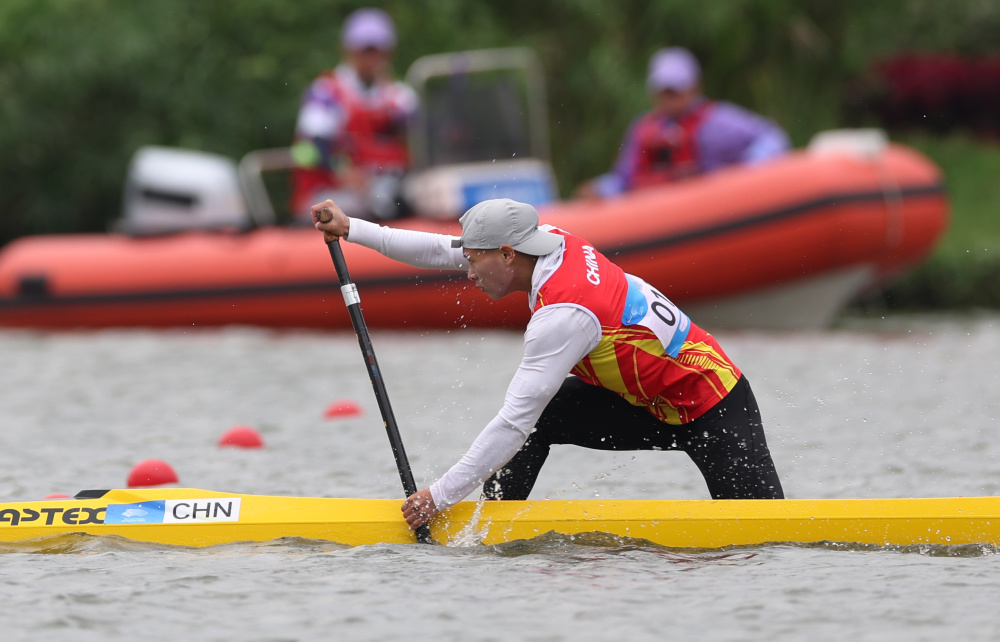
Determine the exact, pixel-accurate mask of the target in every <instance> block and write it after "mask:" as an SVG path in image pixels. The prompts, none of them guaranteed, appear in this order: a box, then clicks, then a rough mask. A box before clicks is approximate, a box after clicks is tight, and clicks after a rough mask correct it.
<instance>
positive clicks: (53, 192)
mask: <svg viewBox="0 0 1000 642" xmlns="http://www.w3.org/2000/svg"><path fill="white" fill-rule="evenodd" d="M364 4H369V3H364V2H358V1H354V0H294V1H291V2H290V1H288V0H240V1H239V2H233V1H232V0H163V1H160V2H135V1H134V0H4V1H3V2H2V3H0V149H2V150H3V151H4V153H3V154H2V155H0V211H2V212H4V214H5V215H4V216H3V217H2V218H0V242H3V241H6V240H9V239H10V238H13V237H15V236H19V235H23V234H27V233H35V232H54V231H83V230H103V229H105V228H106V226H107V224H108V222H109V221H110V220H111V219H113V218H115V217H117V216H118V210H119V207H120V204H119V203H120V194H121V189H122V183H123V179H124V176H125V173H126V169H127V164H128V161H129V159H130V158H131V156H132V154H133V153H134V152H135V150H136V149H137V148H139V147H140V146H142V145H148V144H159V145H171V146H180V147H186V148H193V149H201V150H205V151H212V152H217V153H221V154H224V155H226V156H229V157H232V158H239V157H240V156H242V155H243V154H244V153H246V152H248V151H250V150H253V149H261V148H266V147H274V146H284V145H287V144H288V143H289V141H290V138H291V134H292V129H293V126H294V120H295V115H296V111H297V106H298V99H299V95H300V93H301V91H302V89H303V88H304V87H305V86H306V85H307V84H308V83H309V81H310V80H311V79H312V78H313V77H314V76H315V75H316V74H317V73H318V72H320V71H322V70H324V69H327V68H329V67H332V66H333V65H334V64H336V61H337V58H338V39H339V30H340V23H341V21H342V19H343V18H344V17H345V16H346V15H347V14H348V13H349V12H350V11H351V10H353V9H355V8H357V7H359V6H362V5H364ZM374 4H380V6H383V7H384V8H385V9H387V10H388V11H389V12H390V13H391V14H392V15H393V16H394V18H395V19H396V23H397V27H398V29H399V32H400V36H399V49H398V51H397V56H396V65H397V70H398V71H399V72H400V75H401V73H402V72H404V71H405V69H406V68H407V67H408V66H409V64H410V63H411V62H413V60H415V59H416V58H418V57H420V56H422V55H425V54H430V53H438V52H443V51H457V50H462V49H477V48H486V47H505V46H517V45H522V46H530V47H532V48H534V49H535V50H536V51H537V52H538V53H539V55H540V57H541V59H542V61H543V64H544V66H545V68H546V74H547V82H548V99H549V108H550V115H551V130H552V136H553V156H554V159H555V160H554V164H555V168H556V172H557V175H558V177H559V180H560V185H561V188H562V191H563V192H564V193H568V192H569V191H570V190H571V189H572V188H573V186H574V185H575V184H577V183H578V182H580V181H581V180H583V179H585V178H587V177H589V176H592V175H594V174H597V173H599V172H602V171H604V170H606V169H607V167H608V166H609V165H610V164H611V162H612V161H613V158H614V156H615V154H616V152H617V148H618V145H619V142H620V139H621V136H622V134H623V132H624V131H625V129H626V127H627V126H628V124H629V122H630V121H631V120H632V119H633V118H634V117H635V116H636V115H637V114H638V113H640V112H641V111H643V110H644V109H645V108H646V107H647V105H648V98H647V96H646V93H645V88H644V78H645V70H646V63H647V61H648V59H649V56H650V55H651V54H652V53H653V52H654V51H656V50H657V49H658V48H660V47H663V46H668V45H683V46H686V47H689V48H690V49H692V50H693V51H694V52H695V53H696V54H697V55H698V56H699V58H700V59H701V60H702V61H703V65H704V68H705V77H706V89H707V92H708V93H709V95H712V96H714V97H718V98H725V99H728V100H732V101H734V102H737V103H741V104H743V105H746V106H748V107H750V108H752V109H756V110H758V111H760V112H763V113H765V114H767V115H769V116H770V117H772V118H774V119H776V120H777V121H779V122H780V123H782V124H783V125H784V126H785V127H786V128H787V129H788V130H789V132H790V133H791V135H792V138H793V140H794V141H795V142H796V143H798V144H802V143H804V142H806V141H807V140H808V138H809V137H810V136H811V135H812V134H813V133H814V132H815V131H817V130H819V129H824V128H829V127H833V126H837V125H839V124H842V123H843V115H842V113H841V109H840V105H841V103H842V97H843V95H844V91H845V87H846V86H847V83H849V82H850V81H851V80H852V79H853V78H856V77H857V76H858V75H859V74H860V73H861V72H862V71H863V70H864V68H865V67H866V66H867V64H868V63H869V62H870V61H871V60H873V59H875V58H877V57H879V56H882V55H885V54H887V53H891V52H893V51H896V50H899V49H901V48H911V49H913V48H916V49H935V48H937V49H940V48H950V49H957V50H961V51H967V52H979V51H984V50H986V49H987V48H988V47H990V46H991V37H992V34H995V33H996V32H997V27H1000V7H998V2H997V1H995V0H989V1H987V0H968V1H966V2H963V3H950V2H936V1H934V0H880V1H879V2H871V1H870V0H840V1H838V2H830V1H829V0H713V1H712V2H706V3H696V2H690V1H689V0H654V1H650V0H503V1H501V0H394V1H388V2H383V3H374Z"/></svg>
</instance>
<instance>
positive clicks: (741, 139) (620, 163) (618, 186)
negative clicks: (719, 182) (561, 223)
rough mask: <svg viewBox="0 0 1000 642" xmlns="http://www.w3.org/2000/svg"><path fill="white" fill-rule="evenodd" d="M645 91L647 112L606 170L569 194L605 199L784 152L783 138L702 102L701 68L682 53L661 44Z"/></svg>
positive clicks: (728, 108)
mask: <svg viewBox="0 0 1000 642" xmlns="http://www.w3.org/2000/svg"><path fill="white" fill-rule="evenodd" d="M646 86H647V89H648V90H649V93H650V96H651V98H652V101H653V108H652V109H651V110H650V111H648V112H646V113H645V114H643V115H642V116H640V117H639V118H638V119H636V120H635V121H634V122H633V123H632V125H631V126H630V127H629V130H628V132H627V133H626V135H625V140H624V142H623V143H622V148H621V152H620V153H619V156H618V160H617V161H616V162H615V165H614V167H613V168H612V170H611V171H610V172H609V173H607V174H603V175H601V176H598V177H597V178H594V179H591V180H589V181H587V182H585V183H584V184H583V185H581V186H580V187H579V188H578V189H577V195H578V196H580V197H584V198H606V197H609V196H615V195H618V194H621V193H622V192H626V191H629V190H633V189H639V188H642V187H648V186H650V185H660V184H663V183H669V182H671V181H677V180H682V179H685V178H688V177H691V176H697V175H699V174H704V173H707V172H711V171H714V170H717V169H719V168H722V167H725V166H727V165H735V164H740V163H746V164H752V163H759V162H762V161H766V160H768V159H771V158H774V157H776V156H779V155H781V154H783V153H785V152H786V151H787V150H788V148H789V141H788V135H787V134H786V133H785V131H784V130H783V129H782V128H781V127H779V126H778V125H777V124H775V123H774V122H772V121H771V120H768V119H767V118H764V117H763V116H759V115H757V114H755V113H753V112H751V111H749V110H747V109H744V108H742V107H739V106H738V105H734V104H732V103H728V102H723V101H713V100H709V99H708V98H706V97H705V96H704V94H703V93H702V86H701V66H700V65H699V64H698V60H697V58H695V57H694V54H692V53H691V52H690V51H688V50H687V49H683V48H681V47H669V48H667V49H661V50H660V51H658V52H656V53H655V54H654V55H653V57H652V59H651V60H650V63H649V74H648V76H647V78H646Z"/></svg>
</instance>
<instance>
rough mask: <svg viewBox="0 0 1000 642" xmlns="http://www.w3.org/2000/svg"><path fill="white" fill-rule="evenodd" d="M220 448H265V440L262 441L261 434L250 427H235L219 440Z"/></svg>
mask: <svg viewBox="0 0 1000 642" xmlns="http://www.w3.org/2000/svg"><path fill="white" fill-rule="evenodd" d="M219 446H220V447H222V446H236V447H237V448H263V447H264V440H263V439H261V437H260V433H258V432H257V431H256V430H254V429H253V428H251V427H250V426H233V427H232V428H230V429H229V430H227V431H226V432H225V433H224V434H223V435H222V437H220V438H219Z"/></svg>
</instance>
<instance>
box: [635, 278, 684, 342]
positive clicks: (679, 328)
mask: <svg viewBox="0 0 1000 642" xmlns="http://www.w3.org/2000/svg"><path fill="white" fill-rule="evenodd" d="M625 276H626V278H627V279H628V295H627V297H626V300H625V311H624V312H623V313H622V324H624V325H641V326H643V327H645V328H649V329H650V330H651V331H652V332H653V334H655V335H656V338H657V339H659V340H660V343H662V344H663V354H665V355H667V356H670V357H676V356H677V355H678V354H680V351H681V346H682V345H684V340H685V339H687V335H688V332H689V331H690V330H691V319H689V318H688V316H687V315H686V314H684V313H683V312H681V310H680V308H678V307H677V306H676V305H674V304H673V302H672V301H671V300H670V299H668V298H667V297H666V296H664V295H663V293H661V292H660V291H659V290H657V289H656V288H654V287H653V286H651V285H650V284H648V283H646V282H645V281H643V280H642V279H640V278H639V277H636V276H632V275H631V274H626V275H625Z"/></svg>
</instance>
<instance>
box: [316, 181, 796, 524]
mask: <svg viewBox="0 0 1000 642" xmlns="http://www.w3.org/2000/svg"><path fill="white" fill-rule="evenodd" d="M323 209H326V210H329V211H330V212H331V213H332V215H333V216H332V218H331V219H330V220H329V221H328V222H326V223H322V222H320V220H319V212H320V211H321V210H323ZM312 212H313V221H314V222H315V225H316V228H317V229H319V230H322V231H323V232H326V233H328V234H330V235H333V236H336V237H338V238H343V239H346V240H348V241H350V242H352V243H357V244H359V245H363V246H365V247H368V248H371V249H373V250H375V251H377V252H380V253H381V254H384V255H385V256H387V257H389V258H391V259H395V260H397V261H401V262H404V263H407V264H409V265H413V266H415V267H421V268H430V269H452V270H463V271H466V272H467V273H468V277H469V279H470V280H471V281H472V282H473V283H474V284H475V285H476V287H477V288H479V289H480V290H482V291H483V292H485V293H486V294H487V295H488V296H490V297H491V298H493V299H499V298H501V297H504V296H507V295H508V294H510V293H512V292H526V293H527V294H528V305H529V308H530V310H531V320H530V321H529V322H528V326H527V329H526V330H525V333H524V356H523V358H522V360H521V364H520V365H519V366H518V369H517V372H516V373H515V374H514V377H513V379H512V381H511V383H510V386H509V387H508V388H507V394H506V397H505V399H504V404H503V407H502V408H501V409H500V411H499V412H498V413H497V415H496V416H495V417H494V418H493V419H492V420H491V421H490V422H489V423H488V424H487V425H486V428H484V429H483V431H482V433H481V434H480V435H479V437H477V438H476V440H475V441H474V442H473V444H472V446H471V447H470V448H469V450H468V452H467V453H466V454H465V455H464V456H463V457H462V459H461V460H460V461H459V462H458V463H457V464H455V465H454V466H452V467H451V469H450V470H449V471H448V472H446V473H445V474H444V476H442V477H441V478H440V479H439V480H437V481H436V482H434V483H433V484H431V486H430V487H429V488H425V489H423V490H420V491H418V492H416V493H414V494H413V495H411V496H410V497H409V498H408V499H407V500H406V501H405V502H404V503H403V507H402V510H403V515H404V516H405V518H406V521H407V523H408V524H409V525H410V527H411V528H417V527H419V526H420V525H422V524H424V523H425V522H427V521H428V520H429V519H431V518H432V517H434V516H435V515H437V514H438V513H440V512H441V511H442V510H445V509H446V508H448V507H450V506H452V505H454V504H456V503H457V502H459V501H460V500H462V499H463V498H465V497H466V496H467V495H468V494H469V493H471V492H472V491H473V490H474V489H475V488H476V487H477V486H479V485H480V484H482V485H483V496H484V497H485V498H486V499H527V497H528V494H529V493H530V492H531V488H532V486H534V484H535V480H536V479H537V477H538V473H539V471H540V470H541V467H542V464H544V463H545V459H546V457H547V456H548V454H549V447H550V446H552V445H553V444H574V445H577V446H583V447H585V448H594V449H598V450H682V451H684V452H685V453H687V454H688V456H690V457H691V459H692V460H693V461H694V463H695V464H696V465H697V466H698V469H699V470H700V471H701V473H702V475H704V477H705V482H706V483H707V484H708V490H709V492H710V493H711V496H712V498H714V499H781V498H783V497H784V495H783V493H782V489H781V482H780V481H779V480H778V474H777V472H776V471H775V468H774V463H773V462H772V460H771V454H770V452H769V450H768V448H767V442H766V441H765V439H764V429H763V425H762V423H761V418H760V411H759V409H758V407H757V402H756V400H755V399H754V395H753V392H752V391H751V390H750V383H749V382H748V381H747V379H746V377H745V376H743V374H742V373H741V372H740V369H739V368H738V367H737V366H736V364H734V363H733V362H732V360H730V359H729V357H727V356H726V354H725V353H724V352H723V351H722V348H721V347H719V344H718V342H717V341H716V340H715V339H714V338H713V337H712V335H710V334H709V333H707V332H705V331H704V330H702V329H701V328H699V327H698V326H696V325H695V324H694V323H692V322H691V320H690V319H689V318H688V317H687V315H685V314H684V313H683V312H681V311H680V310H679V309H678V308H677V306H675V305H674V304H673V303H672V302H671V301H670V300H669V299H667V298H666V297H665V296H663V295H662V294H661V293H660V292H659V291H657V290H656V288H654V287H652V286H651V285H649V284H648V283H646V282H645V281H643V280H642V279H640V278H638V277H636V276H633V275H631V274H626V273H625V272H624V271H623V270H622V269H621V268H620V267H618V266H617V265H615V264H614V263H612V262H611V261H610V260H608V259H607V258H606V257H605V256H604V255H603V254H601V253H600V252H598V251H597V250H596V249H594V247H593V246H591V245H590V244H589V243H588V242H587V241H585V240H584V239H581V238H579V237H577V236H574V235H573V234H571V233H569V232H566V231H564V230H561V229H558V228H555V227H553V226H550V225H542V226H539V224H538V212H537V211H536V210H535V208H534V207H532V206H531V205H527V204H525V203H519V202H517V201H512V200H510V199H494V200H488V201H483V202H481V203H479V204H477V205H475V206H473V207H472V208H470V209H469V210H468V211H467V212H466V213H465V214H464V215H463V216H462V218H461V224H462V236H461V238H455V237H451V236H446V235H441V234H431V233H427V232H417V231H412V230H400V229H393V228H389V227H383V226H380V225H378V224H376V223H372V222H369V221H365V220H362V219H356V218H349V217H348V216H347V215H346V214H344V212H343V211H342V210H341V209H340V208H339V207H337V205H336V204H335V203H334V202H333V201H330V200H327V201H324V202H323V203H319V204H317V205H314V206H313V207H312Z"/></svg>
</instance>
